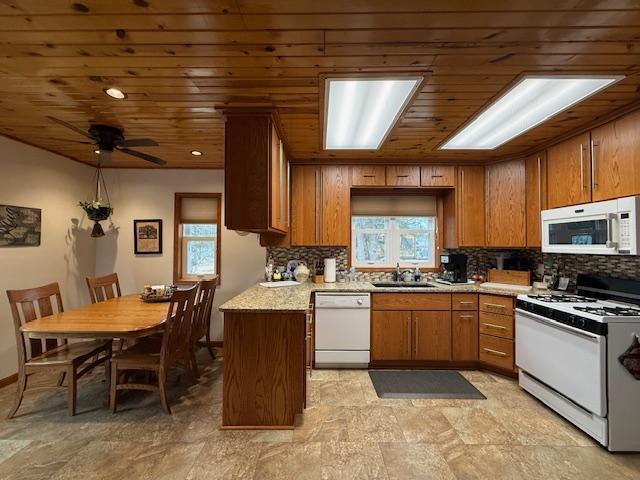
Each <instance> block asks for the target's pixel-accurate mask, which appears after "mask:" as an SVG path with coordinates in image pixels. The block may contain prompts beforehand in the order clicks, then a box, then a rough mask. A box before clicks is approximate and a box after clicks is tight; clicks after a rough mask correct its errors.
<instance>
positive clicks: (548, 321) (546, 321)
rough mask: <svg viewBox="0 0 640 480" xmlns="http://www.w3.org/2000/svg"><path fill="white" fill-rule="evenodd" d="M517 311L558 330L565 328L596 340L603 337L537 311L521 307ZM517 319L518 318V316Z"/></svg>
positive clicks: (575, 333)
mask: <svg viewBox="0 0 640 480" xmlns="http://www.w3.org/2000/svg"><path fill="white" fill-rule="evenodd" d="M516 313H519V314H520V315H523V316H525V317H528V318H530V319H532V320H535V321H537V322H538V323H542V324H544V325H548V326H549V327H553V328H557V329H558V330H564V331H566V332H568V333H572V334H574V335H578V336H580V337H584V338H587V339H589V340H592V341H594V342H600V340H601V339H602V336H601V335H597V334H595V333H591V332H587V331H585V330H580V329H579V328H575V327H572V326H570V325H565V324H564V323H560V322H556V321H555V320H552V319H550V318H547V317H543V316H541V315H537V314H535V313H531V312H527V311H526V310H521V309H520V308H516ZM516 320H517V318H516Z"/></svg>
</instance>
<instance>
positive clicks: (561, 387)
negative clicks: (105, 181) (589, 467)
mask: <svg viewBox="0 0 640 480" xmlns="http://www.w3.org/2000/svg"><path fill="white" fill-rule="evenodd" d="M596 297H598V298H596ZM621 300H622V302H621ZM638 304H640V281H639V280H620V279H610V278H602V277H593V276H587V275H579V276H578V295H519V296H518V300H517V308H516V365H517V366H518V368H519V369H520V375H519V383H520V386H521V387H522V388H523V389H525V390H526V391H528V392H529V393H531V394H532V395H534V396H535V397H537V398H538V399H539V400H541V401H542V402H544V403H546V404H547V405H548V406H549V407H551V408H553V409H554V410H555V411H556V412H558V413H559V414H560V415H562V416H564V417H565V418H567V419H568V420H569V421H571V422H572V423H574V424H575V425H576V426H578V427H579V428H581V429H582V430H584V431H585V432H587V433H588V434H589V435H591V436H592V437H593V438H595V439H596V440H597V441H598V442H600V443H601V444H602V445H604V446H606V447H607V448H608V449H609V450H611V451H640V412H638V407H639V406H640V344H639V343H638V335H640V307H639V306H638ZM634 375H635V376H634Z"/></svg>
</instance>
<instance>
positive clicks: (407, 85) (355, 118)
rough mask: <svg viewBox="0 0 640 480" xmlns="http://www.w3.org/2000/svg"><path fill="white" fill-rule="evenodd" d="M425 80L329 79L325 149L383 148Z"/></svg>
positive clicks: (326, 86)
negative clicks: (381, 146)
mask: <svg viewBox="0 0 640 480" xmlns="http://www.w3.org/2000/svg"><path fill="white" fill-rule="evenodd" d="M421 80H422V78H414V77H411V78H403V79H397V80H384V79H362V78H358V79H327V80H326V85H325V125H324V127H325V129H324V148H325V149H326V150H375V149H378V148H380V145H381V144H382V142H383V140H384V139H385V137H386V136H387V134H388V133H389V130H391V128H392V127H393V125H394V124H395V123H396V120H397V119H398V117H399V116H400V113H401V112H402V110H403V109H404V107H405V106H406V105H407V102H408V101H409V99H410V98H411V96H412V95H413V93H414V92H415V90H416V88H417V87H418V85H419V84H420V81H421Z"/></svg>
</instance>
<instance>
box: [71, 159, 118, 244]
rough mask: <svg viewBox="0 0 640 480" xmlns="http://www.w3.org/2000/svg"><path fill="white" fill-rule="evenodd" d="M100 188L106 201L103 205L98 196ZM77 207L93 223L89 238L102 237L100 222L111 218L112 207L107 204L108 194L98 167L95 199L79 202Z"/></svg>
mask: <svg viewBox="0 0 640 480" xmlns="http://www.w3.org/2000/svg"><path fill="white" fill-rule="evenodd" d="M101 187H102V188H103V189H104V193H105V196H106V197H107V201H106V202H104V203H103V202H102V198H101V196H100V189H101ZM78 205H79V206H80V207H82V209H83V210H84V211H85V213H86V214H87V218H88V219H89V220H93V221H94V222H95V224H94V225H93V230H91V236H92V237H94V238H97V237H104V230H103V229H102V225H100V222H102V221H103V220H107V219H108V218H109V217H110V216H111V214H112V213H113V207H111V204H110V203H109V194H108V193H107V186H106V185H105V183H104V178H103V177H102V171H101V170H100V167H98V169H97V173H96V190H95V199H94V200H92V201H89V202H80V203H78Z"/></svg>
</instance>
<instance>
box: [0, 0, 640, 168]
mask: <svg viewBox="0 0 640 480" xmlns="http://www.w3.org/2000/svg"><path fill="white" fill-rule="evenodd" d="M335 72H339V73H351V72H375V73H389V72H400V73H401V72H412V73H415V72H417V73H424V74H425V75H426V80H425V82H424V84H423V88H422V90H421V92H420V94H419V95H418V96H417V98H416V99H415V101H414V102H413V104H412V105H411V106H410V108H409V109H408V111H407V112H406V114H405V115H404V117H403V118H401V119H400V121H399V123H398V124H397V126H396V127H395V128H394V130H393V132H392V133H391V135H390V137H389V138H388V140H387V141H386V143H385V144H384V145H383V147H382V148H381V149H380V150H378V151H373V152H357V153H354V152H346V153H336V152H327V151H323V150H322V149H321V131H322V126H321V125H320V115H319V112H320V106H319V94H318V89H319V87H320V86H321V85H320V81H319V76H320V75H322V74H331V73H335ZM523 72H569V73H572V72H573V73H575V72H601V73H603V72H604V73H623V74H625V75H627V77H626V78H625V79H624V80H623V81H621V82H620V83H619V84H617V85H616V86H614V87H612V88H610V89H608V90H607V91H605V92H603V93H600V94H598V95H597V96H594V97H592V98H591V99H590V100H588V101H586V102H584V103H582V104H580V105H579V106H576V107H575V108H572V109H571V110H570V111H568V112H566V113H564V114H562V115H560V116H558V117H557V118H555V119H554V120H552V121H549V122H547V123H545V124H544V125H542V126H540V127H538V128H536V129H534V130H533V131H531V132H530V133H528V134H525V135H523V136H521V137H519V138H518V139H516V140H514V141H512V142H510V143H508V144H507V145H506V146H503V147H501V148H499V149H497V150H496V151H493V152H461V153H452V152H447V153H443V152H439V151H438V150H437V149H436V146H437V145H438V144H440V143H441V142H442V141H443V140H444V139H445V138H446V137H447V136H449V135H450V134H451V133H452V132H454V131H455V130H456V129H457V128H458V127H460V125H461V124H463V123H464V122H465V121H467V120H468V119H469V118H470V117H471V116H472V115H473V114H474V113H476V112H477V111H478V110H479V109H481V108H482V107H483V106H484V105H486V104H487V102H488V101H490V99H491V98H492V97H493V96H495V95H496V94H497V93H499V92H500V91H501V90H502V89H504V88H505V86H507V85H508V84H509V83H510V82H512V81H513V80H514V79H515V78H516V77H517V76H518V75H520V74H522V73H523ZM639 72H640V0H633V1H624V0H605V1H591V0H567V1H557V0H536V1H529V2H521V1H513V0H510V1H509V0H507V1H499V0H483V1H476V0H445V1H429V2H427V1H421V0H377V1H366V0H349V1H344V0H322V1H318V0H220V1H207V0H162V1H160V0H157V1H155V0H128V1H127V0H103V1H94V0H79V1H77V2H73V1H67V0H46V1H43V0H0V76H1V79H2V82H1V83H0V92H1V94H0V111H1V115H0V133H1V134H5V135H8V136H11V137H14V138H17V139H20V140H23V141H25V142H27V143H30V144H33V145H36V146H40V147H43V148H46V149H49V150H52V151H54V152H57V153H60V154H62V155H66V156H68V157H71V158H74V159H77V160H79V161H81V162H86V163H91V164H94V162H95V160H96V159H95V155H94V154H93V152H92V148H91V146H87V145H81V144H78V143H72V142H71V140H78V141H80V140H83V139H82V137H80V136H79V135H77V134H75V133H74V132H72V131H69V130H66V129H64V128H63V127H61V126H59V125H57V124H54V123H52V122H51V121H49V120H47V119H46V117H45V116H46V115H52V116H55V117H58V118H60V119H63V120H66V121H68V122H71V123H73V124H74V125H76V126H78V127H80V128H83V129H86V128H87V127H88V126H89V123H90V122H98V123H107V124H111V125H116V126H120V127H122V128H124V130H125V133H126V135H127V136H128V137H151V138H154V139H156V140H157V141H158V142H159V143H160V144H161V146H160V147H156V148H148V147H147V148H139V149H138V150H140V151H145V152H148V153H152V154H154V155H158V156H160V157H162V158H164V159H166V160H167V161H168V165H167V167H173V168H180V167H185V168H186V167H192V168H193V167H195V168H221V167H222V166H223V162H224V141H223V140H224V121H223V118H222V116H221V114H220V109H222V108H225V107H234V106H235V107H239V106H247V107H265V106H266V107H275V108H276V109H277V110H278V112H279V114H280V117H281V119H282V125H283V127H284V133H285V136H286V139H285V141H286V144H287V146H288V149H289V152H290V154H291V155H292V156H293V157H294V158H295V159H296V160H298V161H308V160H313V159H328V160H330V159H335V158H341V159H350V160H372V159H376V161H400V162H437V161H458V162H478V161H485V160H491V159H495V158H498V157H500V158H501V157H505V156H506V157H508V156H512V155H517V154H521V153H523V152H525V151H528V150H531V149H532V148H535V146H536V145H538V144H540V142H543V141H546V140H548V139H550V138H554V137H557V136H559V135H562V134H565V133H567V132H569V131H571V130H572V129H575V128H578V127H580V126H581V125H584V124H585V123H588V122H589V121H591V120H593V119H594V118H597V117H599V116H601V115H604V114H607V113H608V112H611V111H612V110H615V109H618V108H620V107H623V106H625V105H628V104H630V103H632V102H635V101H638V100H639V99H640V75H639ZM110 86H116V87H119V88H121V89H122V90H124V91H126V92H127V93H128V99H126V100H124V101H117V100H114V99H111V98H109V97H107V96H105V95H104V94H103V93H102V89H103V88H105V87H110ZM192 149H199V150H202V151H203V152H204V155H203V156H202V157H194V156H191V155H190V154H189V151H190V150H192ZM113 166H123V167H153V165H151V164H148V163H146V162H143V161H139V160H137V159H134V158H133V157H127V156H125V155H122V154H119V155H115V156H114V161H113ZM167 167H165V168H167Z"/></svg>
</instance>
